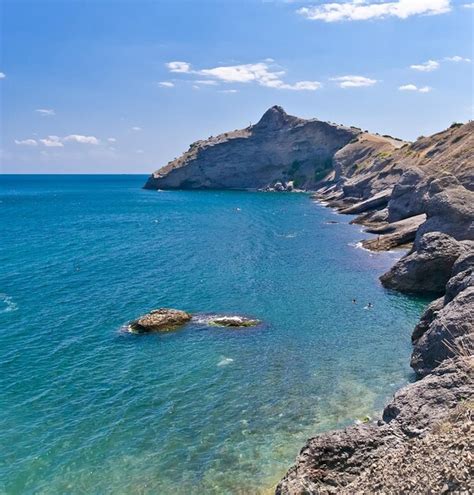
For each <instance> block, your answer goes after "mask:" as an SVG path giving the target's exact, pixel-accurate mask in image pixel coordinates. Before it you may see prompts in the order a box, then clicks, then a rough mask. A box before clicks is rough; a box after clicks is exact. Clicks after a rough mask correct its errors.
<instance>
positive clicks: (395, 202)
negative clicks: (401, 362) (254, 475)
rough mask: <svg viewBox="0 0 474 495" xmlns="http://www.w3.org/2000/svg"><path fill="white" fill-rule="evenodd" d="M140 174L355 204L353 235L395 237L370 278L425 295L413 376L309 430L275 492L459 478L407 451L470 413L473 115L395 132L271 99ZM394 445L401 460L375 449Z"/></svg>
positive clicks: (428, 486) (395, 488) (376, 246)
mask: <svg viewBox="0 0 474 495" xmlns="http://www.w3.org/2000/svg"><path fill="white" fill-rule="evenodd" d="M262 150H265V152H262ZM144 187H145V188H147V189H184V190H193V189H212V188H224V189H227V190H229V189H230V190H232V189H246V190H249V189H251V190H263V191H276V192H293V191H294V190H295V189H304V190H305V192H306V193H308V194H310V196H311V198H312V199H313V200H316V201H319V202H320V204H321V206H325V207H328V208H332V209H333V210H334V211H335V213H341V214H351V215H355V218H353V219H352V220H351V221H350V223H351V224H357V225H360V226H361V228H362V229H363V231H364V232H366V233H368V234H373V235H375V236H376V237H374V238H372V239H363V240H361V241H360V248H362V249H368V250H369V251H371V252H374V251H389V252H390V251H392V250H393V249H399V248H401V249H404V250H406V252H405V253H401V258H400V259H399V260H398V261H396V263H395V264H394V265H393V266H392V267H391V268H390V269H389V270H388V271H387V272H386V273H385V274H383V275H382V276H381V277H380V282H381V284H382V286H383V287H385V288H386V289H390V290H393V291H398V292H400V293H405V294H413V295H424V296H428V295H429V296H430V297H432V298H433V301H432V302H431V304H429V305H428V306H427V307H426V309H425V311H424V313H423V314H422V315H421V318H420V320H419V323H418V324H417V325H416V326H415V328H414V330H413V334H412V344H413V349H412V356H411V361H410V365H411V367H412V369H413V370H414V372H415V374H416V375H417V377H418V380H417V381H415V382H414V383H412V384H409V385H407V386H405V387H403V388H401V389H400V390H399V391H398V392H397V393H396V394H395V396H394V397H393V399H392V400H391V401H390V402H389V404H388V405H387V406H386V407H385V409H384V411H383V414H382V418H381V419H380V420H379V421H378V422H375V423H370V424H364V425H359V426H352V427H348V428H345V429H342V430H337V431H334V432H329V433H324V434H321V435H318V436H316V437H314V438H312V439H310V440H309V441H308V442H307V443H306V446H305V447H303V449H302V451H301V453H300V455H299V456H298V458H297V460H296V464H295V465H294V466H293V467H292V468H291V469H290V470H289V471H288V473H287V474H286V476H285V477H284V478H283V479H282V480H281V482H280V483H279V485H278V486H277V488H276V494H277V495H297V494H308V493H309V494H313V493H314V494H315V493H346V490H347V493H351V494H352V493H358V492H359V491H362V492H364V491H366V492H371V491H374V490H379V491H382V492H390V493H392V492H393V493H400V492H401V493H403V492H410V493H420V487H423V490H421V492H422V493H426V492H436V493H438V492H447V491H455V490H467V489H468V488H469V487H470V485H469V479H467V478H466V475H465V473H466V472H469V469H468V466H467V463H465V464H464V465H460V466H456V465H454V464H450V467H449V469H448V470H447V471H446V470H443V469H444V468H443V467H442V464H443V463H442V462H440V461H439V460H440V459H444V458H446V459H447V458H449V455H448V454H447V453H446V452H443V453H442V452H441V450H442V449H441V450H439V449H438V450H436V449H432V450H433V453H432V454H430V452H428V454H424V461H425V462H423V463H421V464H420V463H418V461H417V459H418V458H417V457H416V455H415V453H417V455H419V456H421V451H422V450H423V449H424V448H425V447H426V445H427V444H429V445H430V446H431V443H430V442H434V444H435V445H437V443H436V439H437V438H438V439H439V440H440V442H441V440H442V441H443V442H445V441H446V442H448V443H449V441H451V442H452V444H453V445H456V446H459V449H461V450H462V449H464V448H465V445H464V444H462V442H461V443H460V439H459V438H455V437H453V438H445V437H442V435H441V434H440V433H439V431H438V430H437V428H440V427H441V426H440V425H442V424H443V422H446V421H451V426H450V429H451V430H452V431H456V428H458V427H459V428H461V429H466V431H468V430H469V434H471V436H472V442H473V443H474V433H473V432H472V431H471V430H470V429H469V426H472V425H470V423H469V422H468V420H466V414H467V416H470V415H472V414H474V411H473V409H474V406H472V404H473V397H474V384H473V380H472V374H473V373H472V371H473V365H474V358H473V355H474V122H472V121H470V122H468V123H465V124H462V123H453V124H452V125H451V126H450V127H449V128H447V129H445V130H443V131H441V132H438V133H436V134H433V135H432V136H428V137H424V136H420V137H419V138H418V139H417V140H416V141H415V142H413V143H409V142H404V141H401V140H397V139H395V138H391V137H390V136H380V135H378V134H371V133H368V132H367V131H362V130H361V129H359V128H356V127H347V126H338V125H336V124H333V123H328V122H322V121H318V120H315V119H311V120H307V119H300V118H298V117H295V116H291V115H288V114H287V113H286V112H285V111H284V110H283V108H281V107H279V106H274V107H271V108H270V109H269V110H267V111H266V112H265V113H264V115H263V116H262V118H261V119H260V120H259V122H258V123H257V124H255V125H251V126H249V127H247V128H245V129H241V130H236V131H232V132H231V133H224V134H220V135H218V136H216V137H212V136H211V137H210V138H208V139H206V140H202V141H197V142H195V143H193V144H192V145H191V146H190V147H189V149H188V150H187V151H185V152H184V153H183V154H182V155H181V156H180V157H179V158H176V159H174V160H173V161H171V162H169V163H168V164H167V165H165V166H164V167H162V168H160V169H159V170H156V171H155V172H153V173H152V174H151V175H150V176H149V178H148V180H147V182H146V183H145V185H144ZM355 247H356V248H357V247H358V246H355ZM463 404H464V406H463ZM466 404H467V405H468V406H469V407H468V408H467V411H466V410H463V412H462V414H461V409H462V408H463V407H464V408H465V406H466ZM453 411H458V412H459V414H458V415H457V416H456V414H454V416H453ZM456 417H457V418H458V421H457V422H456ZM460 418H461V419H460ZM453 421H454V423H453ZM440 445H441V444H440ZM443 445H444V446H445V444H442V445H441V447H443ZM430 448H431V447H430ZM407 449H408V451H409V452H411V453H410V454H409V456H408V457H409V459H410V462H408V464H406V463H405V464H403V463H402V462H398V461H397V462H396V463H395V465H396V466H395V468H393V466H391V465H390V464H387V463H386V462H385V461H384V460H385V459H388V458H396V457H397V452H398V453H400V452H401V451H403V450H407ZM436 452H437V453H438V454H436ZM405 457H406V455H405ZM402 458H403V456H402ZM463 459H464V458H463ZM464 460H465V459H464ZM373 465H377V466H378V470H377V471H373V469H372V466H373ZM411 466H417V469H416V473H413V472H412V471H410V469H411ZM392 468H393V469H392ZM396 468H399V470H398V471H397V469H396ZM402 468H403V469H405V470H404V471H403V470H402ZM458 468H459V469H461V470H460V471H459V469H458ZM472 488H473V489H474V487H472Z"/></svg>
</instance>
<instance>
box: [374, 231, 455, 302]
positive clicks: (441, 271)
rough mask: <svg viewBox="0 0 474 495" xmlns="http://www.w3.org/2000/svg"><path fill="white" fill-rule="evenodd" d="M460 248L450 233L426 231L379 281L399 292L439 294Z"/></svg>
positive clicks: (448, 277) (449, 275)
mask: <svg viewBox="0 0 474 495" xmlns="http://www.w3.org/2000/svg"><path fill="white" fill-rule="evenodd" d="M463 251H464V247H463V245H462V244H461V243H459V242H458V241H456V240H455V239H453V238H452V237H450V236H449V235H446V234H442V233H441V232H429V233H427V234H424V235H423V237H421V239H419V240H418V242H417V243H416V245H415V250H414V251H413V252H412V253H410V254H408V255H407V256H405V257H403V258H402V259H400V260H399V261H398V262H397V263H396V264H395V265H394V266H393V267H392V268H391V269H390V270H389V271H388V272H387V273H385V274H384V275H382V276H381V277H380V280H381V282H382V284H383V285H384V286H385V287H387V288H390V289H395V290H399V291H401V292H408V293H412V294H415V293H422V294H423V293H435V294H442V293H444V291H445V288H446V284H447V283H448V280H449V279H450V277H451V272H452V268H453V266H454V263H455V262H456V260H457V259H458V258H459V256H460V255H461V254H462V253H463Z"/></svg>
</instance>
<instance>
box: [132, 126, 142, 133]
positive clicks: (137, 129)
mask: <svg viewBox="0 0 474 495" xmlns="http://www.w3.org/2000/svg"><path fill="white" fill-rule="evenodd" d="M141 130H142V128H141V127H138V126H137V125H136V126H134V127H132V131H135V132H139V131H141Z"/></svg>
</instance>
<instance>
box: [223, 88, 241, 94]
mask: <svg viewBox="0 0 474 495" xmlns="http://www.w3.org/2000/svg"><path fill="white" fill-rule="evenodd" d="M238 92H239V91H238V90H237V89H222V90H221V91H219V93H238Z"/></svg>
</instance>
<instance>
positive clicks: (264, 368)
mask: <svg viewBox="0 0 474 495" xmlns="http://www.w3.org/2000/svg"><path fill="white" fill-rule="evenodd" d="M144 180H145V177H142V176H69V177H68V176H41V177H40V176H36V177H35V176H29V177H26V176H25V177H21V176H3V177H2V178H1V186H2V187H1V193H0V200H1V206H2V208H1V211H0V215H1V216H2V225H3V231H4V242H3V243H2V244H3V245H2V247H1V250H0V259H1V264H0V282H1V286H0V292H1V293H2V299H1V300H0V302H1V303H2V306H1V307H0V322H1V328H2V330H1V332H0V345H1V349H2V353H3V357H2V361H3V373H2V376H1V378H0V379H1V381H2V383H1V386H2V390H3V394H2V399H1V402H2V404H1V407H0V420H1V424H2V428H1V431H0V442H1V444H2V446H3V447H2V450H3V452H4V455H3V458H4V464H3V465H2V466H1V470H2V472H1V476H0V478H1V479H2V480H5V481H4V483H5V486H3V487H1V488H2V489H3V490H5V491H7V492H8V493H12V494H20V493H33V492H34V493H65V492H68V493H92V492H94V493H114V494H117V493H124V494H125V493H127V494H134V493H137V494H139V493H140V494H141V493H163V494H166V493H178V494H180V493H183V494H185V493H186V494H189V493H196V494H197V493H219V494H221V493H229V494H234V493H260V492H261V493H266V491H268V490H270V489H271V487H272V486H273V484H274V483H276V482H277V481H278V479H279V477H280V476H281V475H282V474H283V473H284V472H285V471H286V469H287V468H288V467H289V465H290V464H291V463H292V462H293V460H294V457H295V455H296V454H297V452H298V450H299V449H300V447H301V446H302V445H303V443H304V441H305V440H306V439H307V438H308V437H309V436H313V435H314V434H316V433H318V432H320V431H324V430H327V429H332V428H336V427H341V426H344V425H347V424H351V423H353V422H354V421H356V420H358V419H362V418H364V417H365V416H367V415H368V416H373V415H375V414H376V413H377V412H378V411H380V410H381V409H382V407H383V405H384V403H385V402H386V401H387V399H388V398H389V397H390V395H391V394H392V393H393V392H394V391H395V390H397V389H398V388H399V387H400V386H402V385H403V384H405V383H406V382H407V381H408V380H410V379H411V377H412V375H411V372H410V369H409V366H408V361H409V354H410V350H411V346H410V333H411V330H412V328H413V326H414V325H415V323H416V321H417V318H418V317H419V314H420V313H421V311H422V309H423V306H424V304H425V303H426V301H425V300H421V299H415V298H409V297H406V296H403V295H401V294H396V293H391V292H388V291H386V290H384V289H383V288H382V287H381V286H380V284H379V283H378V277H379V276H380V274H382V273H383V272H384V271H386V270H387V269H388V268H389V267H390V266H391V265H392V264H393V263H394V261H395V260H396V259H397V257H398V256H400V255H401V253H369V252H367V251H364V250H362V249H356V248H355V247H354V245H355V244H356V243H357V242H358V241H359V240H360V239H361V237H362V234H361V233H360V228H359V227H357V226H351V225H348V221H349V220H350V218H349V217H343V216H337V215H335V214H334V213H333V212H332V211H330V210H329V209H326V208H324V207H323V206H321V205H318V204H315V203H314V202H312V201H310V200H309V198H308V197H307V196H306V195H299V194H264V193H246V192H224V191H206V192H184V191H176V192H155V191H144V190H142V189H141V186H142V184H143V183H144ZM334 220H336V221H337V222H339V223H332V221H334ZM354 298H355V299H356V300H357V303H355V304H354V303H353V302H352V299H354ZM368 302H371V303H372V304H373V309H371V310H366V309H364V307H365V306H366V305H367V303H368ZM160 306H169V307H176V308H180V309H184V310H187V311H190V312H194V313H198V314H208V313H218V314H243V315H248V316H252V317H255V318H258V319H261V320H262V321H263V322H264V324H263V325H262V326H261V327H260V326H259V327H258V328H245V329H239V330H231V329H228V328H217V327H205V326H203V325H202V324H200V325H193V324H192V322H191V324H188V325H187V326H186V327H185V328H183V329H182V330H180V331H176V332H170V333H167V334H155V335H146V336H137V335H129V334H124V333H123V332H122V331H121V328H122V326H123V325H124V324H125V323H126V322H127V321H128V320H130V319H132V318H134V317H136V316H138V315H140V314H142V313H144V312H147V311H148V310H150V309H152V308H155V307H160Z"/></svg>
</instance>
